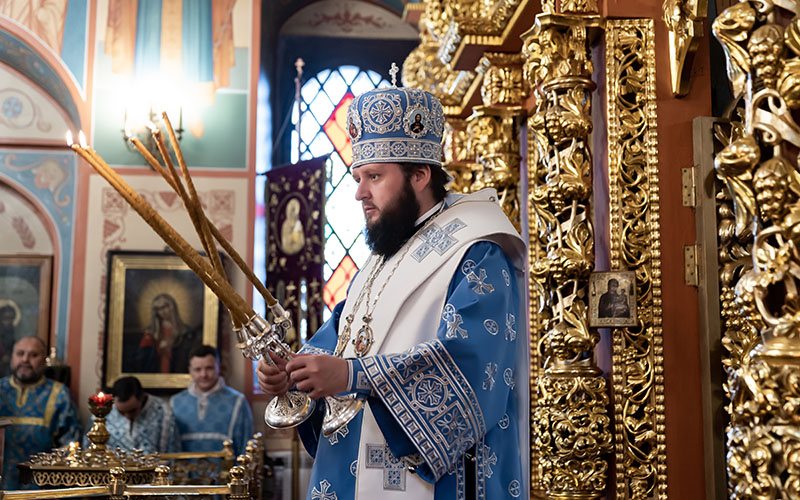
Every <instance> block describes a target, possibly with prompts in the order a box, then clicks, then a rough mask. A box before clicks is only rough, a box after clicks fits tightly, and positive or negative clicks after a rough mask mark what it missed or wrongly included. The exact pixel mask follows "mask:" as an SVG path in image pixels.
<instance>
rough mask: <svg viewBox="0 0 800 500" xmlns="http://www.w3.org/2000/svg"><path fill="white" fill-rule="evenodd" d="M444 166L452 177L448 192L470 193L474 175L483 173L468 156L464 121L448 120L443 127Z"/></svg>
mask: <svg viewBox="0 0 800 500" xmlns="http://www.w3.org/2000/svg"><path fill="white" fill-rule="evenodd" d="M444 166H445V168H446V169H447V171H448V172H450V173H451V174H452V175H453V183H452V184H451V185H450V187H449V189H450V191H452V192H454V193H464V194H466V193H471V192H472V186H473V181H474V180H475V175H476V173H480V172H482V171H483V166H482V165H481V164H480V163H477V162H476V161H475V158H474V157H472V156H470V154H469V135H468V134H467V121H466V120H463V119H460V118H448V119H447V122H446V123H445V125H444Z"/></svg>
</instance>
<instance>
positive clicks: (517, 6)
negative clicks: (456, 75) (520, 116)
mask: <svg viewBox="0 0 800 500" xmlns="http://www.w3.org/2000/svg"><path fill="white" fill-rule="evenodd" d="M590 1H591V0H590ZM528 3H529V0H444V1H443V4H444V5H443V6H444V8H443V10H442V13H441V14H440V15H439V17H438V19H439V24H438V25H437V30H439V31H440V30H441V27H442V25H441V23H442V21H443V20H445V19H446V20H447V22H448V23H449V24H448V26H447V30H446V32H445V33H444V35H443V36H442V37H441V38H439V41H440V42H441V45H440V48H439V52H438V56H439V58H440V59H441V60H442V62H443V63H445V64H451V63H453V62H454V60H457V59H458V58H459V56H460V54H461V53H462V52H463V50H464V48H465V47H466V46H467V45H484V46H496V47H499V46H500V45H502V43H503V41H504V40H505V39H506V38H507V36H508V33H509V27H511V26H513V25H514V24H515V22H516V21H518V20H519V16H520V15H521V13H522V11H523V10H525V8H526V6H527V5H528ZM432 10H433V11H435V12H438V11H436V9H435V8H434V9H432Z"/></svg>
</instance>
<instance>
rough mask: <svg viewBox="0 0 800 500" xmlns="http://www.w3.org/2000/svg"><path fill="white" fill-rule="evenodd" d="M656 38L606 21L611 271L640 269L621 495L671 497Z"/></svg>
mask: <svg viewBox="0 0 800 500" xmlns="http://www.w3.org/2000/svg"><path fill="white" fill-rule="evenodd" d="M654 39H655V33H654V22H653V20H651V19H629V20H609V21H608V22H607V24H606V54H607V59H606V85H607V92H608V97H607V98H608V113H607V114H608V169H609V198H610V200H609V201H610V214H609V218H610V223H611V235H610V240H611V268H612V269H625V270H633V271H635V272H636V287H637V295H638V301H637V306H638V311H639V323H640V324H639V326H637V327H635V328H624V329H623V328H617V329H614V330H613V333H612V335H613V382H614V421H615V430H614V439H615V450H616V460H615V461H616V468H617V473H616V497H617V498H635V499H638V498H659V499H665V498H666V496H667V466H666V444H665V442H666V441H665V425H664V375H663V370H664V358H663V352H662V345H663V336H662V329H661V321H662V316H661V315H662V312H661V247H660V234H659V229H658V228H659V208H660V203H659V193H658V184H659V182H658V152H657V148H658V141H657V136H656V123H657V115H656V90H655V85H656V68H655V59H656V58H655V51H654Z"/></svg>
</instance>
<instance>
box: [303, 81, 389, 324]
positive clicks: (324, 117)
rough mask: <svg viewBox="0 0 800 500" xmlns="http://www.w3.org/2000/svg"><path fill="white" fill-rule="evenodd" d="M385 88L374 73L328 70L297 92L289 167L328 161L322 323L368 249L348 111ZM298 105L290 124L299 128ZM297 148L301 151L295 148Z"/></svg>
mask: <svg viewBox="0 0 800 500" xmlns="http://www.w3.org/2000/svg"><path fill="white" fill-rule="evenodd" d="M388 86H389V82H387V81H386V80H384V79H383V78H381V75H379V74H378V73H376V72H375V71H369V70H367V71H364V70H361V69H360V68H358V67H357V66H339V67H338V68H336V69H326V70H324V71H320V72H319V73H317V74H316V75H314V76H312V77H311V78H309V79H308V81H306V82H305V83H304V84H303V86H302V88H301V90H300V96H301V101H302V102H301V106H302V107H301V109H302V110H303V114H302V117H301V120H300V134H299V136H298V134H297V132H296V130H295V131H293V132H292V162H293V163H294V162H296V161H298V160H306V159H310V158H317V157H320V156H325V155H329V157H328V163H327V172H326V178H327V179H326V186H325V196H326V202H325V215H326V217H327V221H326V224H325V266H324V278H325V287H324V288H323V292H322V294H323V300H324V301H325V304H326V305H327V308H326V310H325V313H324V318H325V319H327V318H328V317H329V316H330V311H331V310H332V309H333V307H334V306H335V305H336V304H337V303H338V302H339V301H341V300H343V299H344V298H345V296H346V294H347V287H348V285H349V284H350V280H351V279H352V278H353V276H354V275H355V273H356V271H357V270H358V268H359V267H360V266H361V265H363V264H364V262H365V261H366V259H367V256H368V255H369V249H368V248H367V245H366V243H365V242H364V235H363V234H362V229H363V220H364V215H363V213H362V211H361V206H360V204H359V203H358V202H356V200H355V198H354V194H355V191H356V183H355V181H353V177H352V175H350V165H351V164H352V163H353V151H352V148H351V146H350V138H349V137H348V135H347V132H346V130H347V126H346V121H347V108H348V107H349V106H350V102H351V101H352V100H353V99H354V97H355V96H357V95H360V94H362V93H364V92H366V91H368V90H372V89H374V88H377V87H388ZM297 119H298V113H297V104H296V103H295V106H294V108H293V109H292V123H293V124H295V127H296V125H297ZM298 145H299V148H298Z"/></svg>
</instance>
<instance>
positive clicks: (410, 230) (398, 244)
mask: <svg viewBox="0 0 800 500" xmlns="http://www.w3.org/2000/svg"><path fill="white" fill-rule="evenodd" d="M418 215H419V201H417V197H416V195H415V194H414V189H413V188H412V187H411V182H410V181H409V180H408V179H406V181H405V183H404V184H403V189H402V190H401V191H400V193H399V194H398V195H397V197H396V198H395V199H394V200H393V201H392V203H391V204H390V205H388V206H386V208H384V209H383V210H381V212H380V217H378V220H377V221H375V223H374V224H372V226H370V225H369V224H367V227H366V229H365V231H364V232H365V239H366V241H367V246H369V248H370V250H372V251H373V252H374V253H376V254H378V255H380V256H382V257H384V258H386V259H388V258H390V257H391V256H392V255H394V254H396V253H397V251H398V250H400V248H402V246H403V245H404V244H405V242H407V241H408V240H409V238H411V237H412V236H413V235H414V233H415V232H416V225H415V222H416V221H417V216H418Z"/></svg>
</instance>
